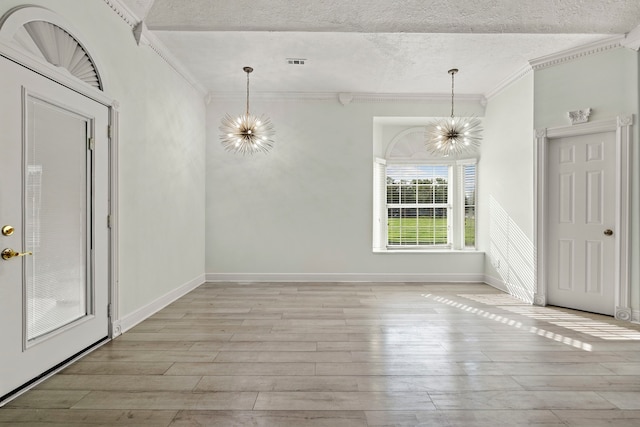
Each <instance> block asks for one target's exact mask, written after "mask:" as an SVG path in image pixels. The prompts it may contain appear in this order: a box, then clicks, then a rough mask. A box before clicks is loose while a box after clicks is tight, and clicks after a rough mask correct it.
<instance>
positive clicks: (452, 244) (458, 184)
mask: <svg viewBox="0 0 640 427" xmlns="http://www.w3.org/2000/svg"><path fill="white" fill-rule="evenodd" d="M468 165H473V166H474V167H475V174H474V185H475V186H474V193H475V194H474V195H475V198H474V202H475V203H474V205H473V207H474V217H475V224H476V226H475V227H474V238H473V240H474V246H466V244H465V234H466V233H465V208H466V207H467V205H466V204H465V173H464V172H465V167H466V166H468ZM388 166H446V167H447V168H448V170H449V182H448V185H449V189H448V192H447V194H448V196H447V197H448V200H447V205H448V211H447V244H445V245H442V244H440V245H437V244H436V245H389V244H388V243H389V239H388V205H387V173H386V172H387V167H388ZM373 193H374V194H373V200H374V203H373V210H374V212H373V245H372V247H373V251H374V252H380V253H394V252H396V253H397V252H434V251H445V252H451V251H476V250H477V248H476V245H475V243H476V242H477V233H478V231H477V223H478V220H477V202H478V200H477V195H478V160H477V159H476V158H469V159H459V160H443V159H436V160H419V161H416V160H387V159H381V158H375V159H374V179H373ZM411 207H416V208H417V207H418V206H417V204H412V206H411Z"/></svg>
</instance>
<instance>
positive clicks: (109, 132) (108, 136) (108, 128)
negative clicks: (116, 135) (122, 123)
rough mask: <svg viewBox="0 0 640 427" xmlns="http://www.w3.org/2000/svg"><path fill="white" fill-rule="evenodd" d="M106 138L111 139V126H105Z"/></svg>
mask: <svg viewBox="0 0 640 427" xmlns="http://www.w3.org/2000/svg"><path fill="white" fill-rule="evenodd" d="M107 138H109V139H112V138H113V127H111V125H107Z"/></svg>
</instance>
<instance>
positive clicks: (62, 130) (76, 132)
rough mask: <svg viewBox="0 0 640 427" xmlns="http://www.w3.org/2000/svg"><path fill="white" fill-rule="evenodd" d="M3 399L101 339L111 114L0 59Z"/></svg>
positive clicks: (104, 330)
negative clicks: (108, 127)
mask: <svg viewBox="0 0 640 427" xmlns="http://www.w3.org/2000/svg"><path fill="white" fill-rule="evenodd" d="M0 75H1V76H2V78H1V79H0V129H1V133H0V150H1V152H0V227H2V233H1V234H0V251H3V257H1V258H0V325H2V327H1V328H0V343H2V344H1V348H2V351H0V401H2V398H3V397H7V396H8V395H10V394H11V393H12V392H14V391H16V390H17V389H20V388H21V387H23V386H24V385H27V384H29V383H30V382H32V381H33V380H35V379H37V378H38V377H39V376H41V375H42V374H44V373H46V372H47V371H49V370H51V369H52V368H55V367H56V366H57V365H59V364H61V363H62V362H64V361H65V360H66V359H68V358H70V357H72V356H74V355H75V354H77V353H79V352H81V351H82V350H84V349H86V348H88V347H90V346H92V345H93V344H95V343H97V342H99V341H101V340H103V339H105V338H106V337H107V336H108V317H107V304H108V291H109V284H108V263H109V258H108V244H109V243H108V237H109V235H108V232H109V230H108V227H107V214H108V202H109V200H108V153H109V149H108V138H107V126H108V114H109V111H108V108H107V107H105V106H104V105H101V104H99V103H97V102H95V101H93V100H90V99H89V98H87V97H85V96H82V95H80V94H78V93H76V92H74V91H72V90H70V89H67V88H65V87H63V86H61V85H59V84H57V83H55V82H53V81H51V80H49V79H46V78H44V77H42V76H40V75H38V74H36V73H33V72H31V71H29V70H27V69H25V68H24V67H22V66H20V65H17V64H15V63H14V62H11V61H9V60H7V59H5V58H3V57H0Z"/></svg>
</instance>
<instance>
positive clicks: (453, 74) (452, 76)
mask: <svg viewBox="0 0 640 427" xmlns="http://www.w3.org/2000/svg"><path fill="white" fill-rule="evenodd" d="M454 76H455V73H451V118H452V119H453V79H454Z"/></svg>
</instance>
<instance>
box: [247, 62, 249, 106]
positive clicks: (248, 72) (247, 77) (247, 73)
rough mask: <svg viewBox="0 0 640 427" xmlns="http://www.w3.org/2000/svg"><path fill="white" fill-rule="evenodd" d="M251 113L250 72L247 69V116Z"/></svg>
mask: <svg viewBox="0 0 640 427" xmlns="http://www.w3.org/2000/svg"><path fill="white" fill-rule="evenodd" d="M248 115H249V72H248V71H247V116H248Z"/></svg>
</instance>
